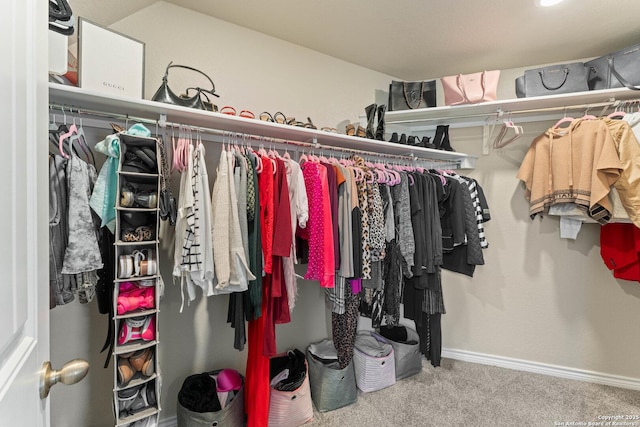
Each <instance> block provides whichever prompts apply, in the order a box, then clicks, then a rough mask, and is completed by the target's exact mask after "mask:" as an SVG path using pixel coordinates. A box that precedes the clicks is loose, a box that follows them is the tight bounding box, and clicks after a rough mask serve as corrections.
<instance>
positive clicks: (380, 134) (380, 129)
mask: <svg viewBox="0 0 640 427" xmlns="http://www.w3.org/2000/svg"><path fill="white" fill-rule="evenodd" d="M386 111H387V106H386V105H380V106H379V107H378V127H377V128H376V139H377V140H378V141H384V132H385V126H384V113H385V112H386Z"/></svg>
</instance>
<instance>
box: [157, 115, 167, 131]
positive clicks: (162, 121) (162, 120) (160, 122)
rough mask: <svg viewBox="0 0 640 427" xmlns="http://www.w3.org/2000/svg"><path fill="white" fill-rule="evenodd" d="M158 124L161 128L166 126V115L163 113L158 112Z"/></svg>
mask: <svg viewBox="0 0 640 427" xmlns="http://www.w3.org/2000/svg"><path fill="white" fill-rule="evenodd" d="M158 126H160V127H161V128H166V127H167V115H166V114H165V113H160V118H159V119H158Z"/></svg>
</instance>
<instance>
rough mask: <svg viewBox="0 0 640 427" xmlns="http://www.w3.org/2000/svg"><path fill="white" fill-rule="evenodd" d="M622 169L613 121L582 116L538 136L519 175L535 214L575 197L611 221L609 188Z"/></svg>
mask: <svg viewBox="0 0 640 427" xmlns="http://www.w3.org/2000/svg"><path fill="white" fill-rule="evenodd" d="M621 170H622V164H621V162H620V159H619V158H618V153H617V151H616V146H615V143H614V141H613V138H612V137H611V133H610V132H609V129H608V127H607V125H606V124H605V123H604V122H603V121H601V120H582V119H578V120H574V121H573V122H571V124H570V125H569V127H568V128H566V129H560V128H557V129H553V128H550V129H548V130H547V131H546V132H545V133H544V134H542V135H540V136H539V137H537V138H536V139H534V140H533V142H532V143H531V146H530V147H529V150H528V151H527V154H526V155H525V157H524V160H523V161H522V165H521V166H520V170H519V171H518V175H517V176H518V179H520V180H522V181H523V182H524V184H525V186H526V189H527V193H526V197H527V199H528V200H529V204H530V205H529V214H530V216H531V218H534V217H535V216H536V215H538V214H544V213H547V212H548V210H549V207H550V206H552V205H554V204H557V203H575V204H576V205H578V206H579V207H582V208H583V209H585V210H586V211H587V212H588V213H589V216H591V217H592V218H593V219H595V220H596V221H598V222H600V223H602V224H605V223H607V222H608V221H609V219H610V218H611V211H612V208H611V203H610V202H609V199H608V197H607V196H608V194H609V189H610V188H611V186H612V185H613V184H614V183H615V182H616V181H617V180H618V177H619V176H620V171H621Z"/></svg>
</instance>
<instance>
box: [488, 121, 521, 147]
mask: <svg viewBox="0 0 640 427" xmlns="http://www.w3.org/2000/svg"><path fill="white" fill-rule="evenodd" d="M509 130H513V136H511V137H510V138H508V139H505V138H506V136H507V134H508V133H509ZM523 133H524V129H523V127H522V126H518V125H516V124H514V123H513V121H512V120H511V118H509V119H508V120H505V121H504V123H503V124H502V128H501V129H500V132H499V133H498V135H497V136H496V139H494V141H493V148H503V147H506V146H507V145H509V144H511V143H513V142H514V141H516V140H517V139H518V138H520V137H521V136H522V134H523Z"/></svg>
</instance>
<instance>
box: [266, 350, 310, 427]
mask: <svg viewBox="0 0 640 427" xmlns="http://www.w3.org/2000/svg"><path fill="white" fill-rule="evenodd" d="M274 366H278V369H274ZM300 366H303V370H304V380H303V381H302V383H301V384H300V385H299V386H298V387H297V388H296V389H295V390H292V391H283V390H277V389H276V388H274V386H273V385H272V386H271V398H270V402H269V426H270V427H297V426H301V425H302V424H305V423H307V422H309V421H311V420H312V419H313V403H312V401H311V388H310V386H309V366H308V364H307V362H306V360H305V357H304V354H302V352H300V351H299V350H294V351H289V352H288V353H287V354H286V355H284V356H279V357H275V358H272V359H271V379H272V380H273V378H274V377H275V376H277V375H278V374H281V373H282V371H283V370H284V369H289V370H290V372H293V371H294V369H296V368H297V367H300Z"/></svg>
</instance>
